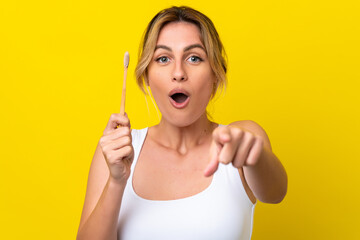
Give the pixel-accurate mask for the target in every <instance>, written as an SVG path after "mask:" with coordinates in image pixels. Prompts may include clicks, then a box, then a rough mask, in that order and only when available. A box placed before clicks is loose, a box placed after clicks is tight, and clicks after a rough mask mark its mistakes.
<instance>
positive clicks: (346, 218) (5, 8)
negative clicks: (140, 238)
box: [0, 0, 360, 240]
mask: <svg viewBox="0 0 360 240" xmlns="http://www.w3.org/2000/svg"><path fill="white" fill-rule="evenodd" d="M171 5H189V6H192V7H194V8H195V9H198V10H200V11H202V12H204V13H205V14H207V15H208V16H209V17H210V18H211V19H212V20H213V21H214V23H215V25H216V27H217V29H218V31H219V33H220V36H221V38H222V40H223V43H224V45H225V48H226V50H227V53H228V57H229V74H228V79H229V85H228V89H227V91H226V94H224V95H223V96H221V97H219V98H218V100H217V101H215V102H214V103H213V104H211V106H210V107H209V111H210V112H211V114H212V116H213V118H214V119H215V121H217V122H220V123H224V124H226V123H229V122H232V121H235V120H241V119H251V120H254V121H256V122H258V123H259V124H260V125H262V126H263V127H264V128H265V130H266V131H267V133H268V135H269V137H270V140H271V142H272V146H273V151H274V152H275V153H276V154H277V156H278V157H279V158H280V159H281V160H282V162H283V164H284V166H285V167H286V170H287V173H288V176H289V189H288V194H287V196H286V198H285V200H284V201H283V202H282V203H281V204H279V205H270V204H263V203H258V205H257V206H256V209H255V220H254V231H253V239H255V240H256V239H360V229H359V226H360V220H359V217H360V193H359V184H360V174H359V170H360V154H359V135H360V126H359V125H360V121H359V103H360V100H359V90H360V89H359V80H360V73H359V67H360V61H359V58H360V49H359V43H360V37H359V36H360V18H359V13H360V8H359V3H358V1H357V0H354V1H349V0H344V1H325V0H322V1H314V0H302V1H300V0H298V1H280V0H275V1H266V0H260V1H226V0H223V1H207V0H199V1H193V0H187V1H145V0H144V1H85V0H81V1H70V0H68V1H66V0H65V1H64V0H63V1H58V0H56V1H39V0H35V1H21V0H20V1H1V3H0V79H1V86H0V102H1V120H0V121H1V122H0V123H1V124H0V127H1V129H0V133H1V137H0V141H1V142H0V146H1V157H0V192H1V197H0V229H1V230H0V239H75V236H76V231H77V227H78V223H79V219H80V214H81V210H82V204H83V200H84V194H85V188H86V181H87V174H88V170H89V166H90V162H91V159H92V156H93V153H94V150H95V147H96V144H97V141H98V139H99V138H100V137H101V135H102V131H103V129H104V128H105V126H106V123H107V121H108V118H109V117H110V115H111V113H114V112H118V111H119V106H120V94H121V81H122V78H123V76H122V75H123V68H122V64H123V63H122V62H123V54H124V52H125V51H129V52H130V56H131V62H130V68H129V75H128V91H127V93H128V94H127V106H126V107H127V109H126V111H127V112H128V115H129V117H130V119H131V122H132V126H133V127H134V128H142V127H145V126H147V125H152V124H154V123H156V122H157V115H156V112H155V109H154V107H153V106H152V104H151V101H149V99H148V103H149V111H150V114H149V113H148V109H147V107H146V101H145V98H144V96H143V95H142V93H141V92H140V90H139V89H138V88H137V86H136V85H135V83H134V76H133V71H134V67H135V63H136V61H137V50H138V45H139V42H140V38H141V35H142V33H143V31H144V29H145V27H146V25H147V23H148V22H149V21H150V19H151V18H152V16H154V15H155V14H156V13H157V12H158V11H159V10H160V9H162V8H165V7H169V6H171Z"/></svg>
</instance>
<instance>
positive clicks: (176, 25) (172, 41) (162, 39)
mask: <svg viewBox="0 0 360 240" xmlns="http://www.w3.org/2000/svg"><path fill="white" fill-rule="evenodd" d="M160 44H161V45H162V44H164V45H169V46H170V45H172V46H179V45H181V46H184V45H189V44H201V45H202V46H203V44H202V42H201V35H200V30H199V28H198V27H197V26H196V25H195V24H193V23H189V22H172V23H168V24H166V25H165V26H164V27H163V28H162V29H161V31H160V33H159V37H158V40H157V45H160Z"/></svg>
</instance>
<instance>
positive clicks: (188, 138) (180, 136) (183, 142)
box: [151, 113, 218, 155]
mask: <svg viewBox="0 0 360 240" xmlns="http://www.w3.org/2000/svg"><path fill="white" fill-rule="evenodd" d="M217 126H218V125H217V124H216V123H214V122H211V121H210V120H209V119H208V118H207V116H206V113H205V114H204V115H203V116H201V117H200V118H199V119H198V120H197V121H196V122H194V123H192V124H191V125H189V126H185V127H178V126H175V125H173V124H171V123H170V122H168V121H166V119H164V118H162V119H161V121H160V123H159V124H158V125H156V126H154V127H152V129H151V135H152V139H153V140H154V141H155V142H156V143H158V144H159V145H161V146H163V147H165V148H169V149H172V150H174V151H177V152H178V153H179V154H181V155H185V154H186V153H187V152H188V151H189V150H191V149H192V148H194V147H196V146H198V145H201V144H203V143H205V142H206V141H209V139H211V134H212V131H213V130H214V129H215V128H216V127H217Z"/></svg>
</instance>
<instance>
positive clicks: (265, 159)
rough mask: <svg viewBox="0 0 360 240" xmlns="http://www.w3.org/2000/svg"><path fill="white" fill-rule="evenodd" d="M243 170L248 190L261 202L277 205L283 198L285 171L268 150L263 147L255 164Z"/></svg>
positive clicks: (285, 179)
mask: <svg viewBox="0 0 360 240" xmlns="http://www.w3.org/2000/svg"><path fill="white" fill-rule="evenodd" d="M243 169H244V174H245V178H246V181H247V183H248V185H249V187H250V189H251V190H252V192H253V193H254V195H255V197H256V198H257V199H259V200H260V201H261V202H265V203H279V202H281V201H282V199H283V198H284V197H285V195H286V192H287V175H286V171H285V169H284V167H283V165H282V164H281V162H280V161H279V159H278V158H277V157H276V156H275V155H274V154H273V153H272V151H271V150H270V149H268V148H265V147H264V149H263V151H262V153H261V155H260V157H259V160H258V162H257V164H255V165H253V166H245V167H243Z"/></svg>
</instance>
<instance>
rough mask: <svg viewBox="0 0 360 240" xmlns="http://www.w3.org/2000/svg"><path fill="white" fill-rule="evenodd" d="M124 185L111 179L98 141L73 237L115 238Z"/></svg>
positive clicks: (79, 238)
mask: <svg viewBox="0 0 360 240" xmlns="http://www.w3.org/2000/svg"><path fill="white" fill-rule="evenodd" d="M124 188H125V185H124V184H119V183H117V182H116V181H112V179H111V178H110V177H109V170H108V167H107V165H106V162H105V159H104V156H103V154H102V150H101V148H100V144H98V146H97V148H96V151H95V154H94V158H93V161H92V163H91V167H90V172H89V178H88V185H87V190H86V196H85V202H84V207H83V212H82V215H81V220H80V225H79V230H78V235H77V238H76V239H77V240H82V239H87V240H88V239H89V240H90V239H110V240H116V239H117V222H118V216H119V212H120V206H121V200H122V195H123V192H124Z"/></svg>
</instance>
